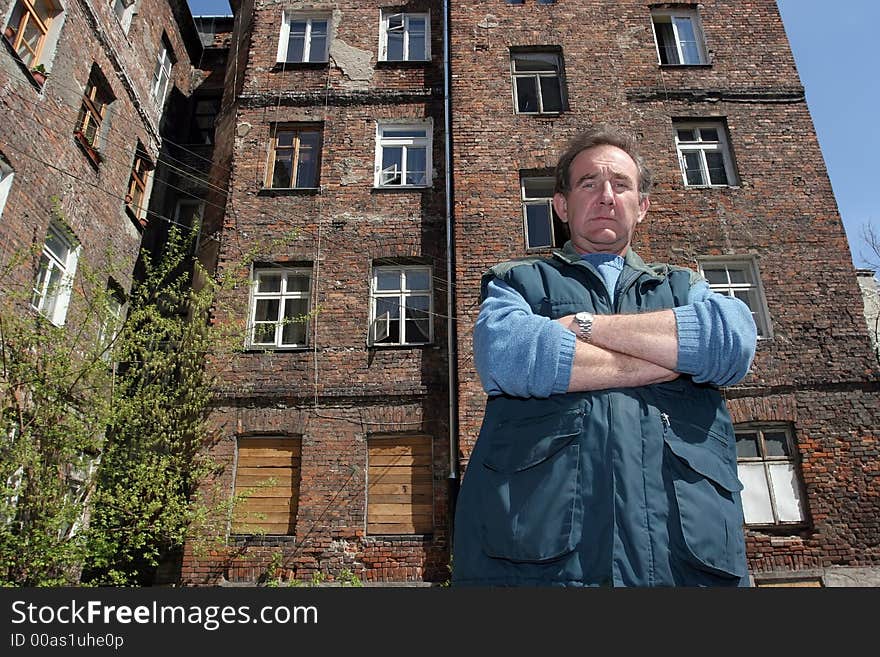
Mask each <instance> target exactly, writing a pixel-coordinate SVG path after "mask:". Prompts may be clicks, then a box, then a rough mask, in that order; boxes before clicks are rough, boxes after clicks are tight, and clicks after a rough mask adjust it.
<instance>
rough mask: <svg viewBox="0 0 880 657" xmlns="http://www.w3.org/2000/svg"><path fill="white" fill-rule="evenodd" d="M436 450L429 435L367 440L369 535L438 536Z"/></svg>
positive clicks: (367, 517)
mask: <svg viewBox="0 0 880 657" xmlns="http://www.w3.org/2000/svg"><path fill="white" fill-rule="evenodd" d="M433 449H434V444H433V440H432V439H431V436H429V435H426V434H377V435H373V436H369V437H368V438H367V500H366V531H367V535H374V536H381V535H386V536H387V535H425V534H432V533H433V532H434V495H435V492H434V476H433V471H434V470H433V467H434V466H433V458H434V456H433V455H434V452H433Z"/></svg>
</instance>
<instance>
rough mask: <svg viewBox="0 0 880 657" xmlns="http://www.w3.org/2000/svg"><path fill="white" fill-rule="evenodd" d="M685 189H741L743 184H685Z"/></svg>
mask: <svg viewBox="0 0 880 657" xmlns="http://www.w3.org/2000/svg"><path fill="white" fill-rule="evenodd" d="M684 188H685V189H741V188H742V185H685V186H684Z"/></svg>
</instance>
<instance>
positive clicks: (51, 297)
mask: <svg viewBox="0 0 880 657" xmlns="http://www.w3.org/2000/svg"><path fill="white" fill-rule="evenodd" d="M50 237H54V238H55V239H56V240H57V241H58V242H59V243H60V244H62V245H63V246H65V247H66V249H67V253H66V255H62V254H60V253H55V252H54V251H53V250H52V248H51V247H50V246H49V238H50ZM80 249H81V246H80V244H79V242H78V241H77V240H76V238H75V237H74V236H73V234H72V233H71V232H70V230H69V229H68V228H67V227H66V226H64V225H62V224H60V223H59V222H57V221H55V220H54V219H53V220H52V221H51V222H50V224H49V228H48V230H47V231H46V241H45V242H44V244H43V251H42V254H41V255H40V268H39V271H38V273H37V279H36V281H34V288H33V296H32V297H31V307H32V308H33V309H34V310H36V311H37V312H38V313H40V314H41V315H43V316H44V317H45V318H46V319H48V320H49V321H50V322H52V323H53V324H54V325H55V326H64V320H65V319H66V318H67V309H68V306H69V305H70V293H71V290H72V289H73V277H74V275H75V274H76V263H77V261H78V260H79V252H80ZM55 272H58V276H57V279H56V282H55V283H52V278H53V274H54V273H55Z"/></svg>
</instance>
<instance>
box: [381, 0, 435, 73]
mask: <svg viewBox="0 0 880 657" xmlns="http://www.w3.org/2000/svg"><path fill="white" fill-rule="evenodd" d="M398 16H401V17H403V21H402V26H401V28H400V29H401V31H402V32H403V57H402V58H401V59H389V58H388V29H389V28H388V26H389V23H390V22H391V19H392V18H395V17H398ZM413 18H421V19H423V20H424V21H425V48H424V52H421V53H412V52H410V34H411V32H412V29H411V28H410V21H411V20H412V19H413ZM430 59H431V14H430V13H429V12H399V11H392V10H390V9H383V10H382V12H381V16H380V20H379V61H383V62H426V61H430Z"/></svg>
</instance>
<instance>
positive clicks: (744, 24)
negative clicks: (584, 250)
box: [182, 0, 880, 585]
mask: <svg viewBox="0 0 880 657" xmlns="http://www.w3.org/2000/svg"><path fill="white" fill-rule="evenodd" d="M448 4H449V6H450V8H449V22H448V24H447V23H446V22H445V21H444V11H445V10H446V8H447V3H441V2H420V1H418V0H412V1H410V2H407V3H405V4H400V3H392V2H387V3H383V2H360V1H354V0H350V1H347V2H346V1H343V2H333V3H328V2H321V1H314V2H308V3H305V2H295V1H293V0H290V1H288V2H283V3H269V2H260V1H259V0H249V1H246V2H242V3H241V5H239V6H235V7H234V9H235V11H236V23H235V29H234V31H233V37H232V42H231V53H232V54H231V56H230V57H231V59H230V62H229V65H228V67H227V77H226V91H225V94H226V95H225V97H224V101H223V106H222V109H221V113H220V116H219V117H218V122H217V154H218V157H217V158H216V160H215V164H214V170H213V173H212V181H213V182H214V183H215V186H216V188H218V189H222V188H224V187H225V183H226V182H228V188H229V194H228V199H227V200H226V202H225V208H226V212H225V214H224V215H223V216H222V217H221V216H220V214H219V212H218V213H217V215H216V217H215V218H214V223H213V224H212V225H211V226H210V228H209V230H210V232H211V235H212V237H214V238H216V239H212V240H210V241H206V242H205V244H204V249H203V257H204V259H205V261H206V262H208V263H209V264H216V265H217V267H218V268H219V269H220V270H221V271H229V270H234V271H237V272H238V273H239V274H240V275H241V276H242V277H243V278H244V279H246V280H247V281H248V284H247V285H242V286H240V287H239V288H238V289H237V290H236V291H235V292H233V293H231V294H230V295H229V298H227V299H226V300H225V301H226V302H227V306H226V307H227V308H229V309H230V310H229V311H228V312H224V313H218V316H217V321H218V322H240V323H241V325H242V326H243V332H244V333H246V337H243V338H242V345H243V346H244V349H243V351H242V352H241V353H239V354H236V355H233V356H231V357H223V358H216V359H215V361H214V366H215V367H216V368H218V369H217V371H218V372H219V373H220V375H221V378H222V380H223V382H224V384H223V388H222V391H221V397H220V401H219V402H218V406H217V409H216V412H215V414H214V420H213V428H214V430H215V436H216V440H215V442H214V444H213V447H212V454H213V455H214V456H216V457H217V458H218V459H219V461H220V463H222V464H225V466H226V467H225V469H224V470H223V473H222V474H221V475H219V477H218V479H217V481H215V482H211V483H212V484H213V485H215V486H219V488H214V489H215V490H221V491H225V494H226V495H228V494H229V493H231V492H233V491H235V492H237V493H250V494H249V495H248V496H247V497H246V498H245V500H244V501H243V502H242V503H241V504H240V505H238V506H237V511H236V512H235V513H234V514H233V515H232V516H231V519H230V522H229V525H228V537H226V536H224V537H221V542H222V543H224V545H223V547H222V548H215V549H214V551H213V552H211V553H210V554H208V555H207V556H206V555H204V554H202V553H196V551H195V550H194V548H193V547H192V546H189V547H188V549H187V551H186V554H185V557H184V563H183V573H182V581H183V582H184V583H188V584H205V583H222V582H230V581H238V582H254V581H258V580H259V578H260V577H261V576H263V575H265V574H266V572H267V569H268V568H269V566H270V564H271V565H272V566H273V567H274V566H279V567H281V568H282V569H286V570H287V571H288V574H289V575H293V576H296V577H298V578H300V579H303V578H307V577H309V576H310V575H313V574H314V573H317V572H321V573H327V574H329V575H330V576H331V577H332V576H336V577H338V576H340V575H342V574H343V573H344V572H345V571H350V572H353V573H355V574H356V575H358V576H359V577H360V578H361V579H365V580H368V581H381V582H389V581H408V582H418V581H426V582H438V581H443V580H445V579H446V578H447V577H448V570H447V568H446V564H447V562H448V555H449V539H450V519H451V515H450V505H451V503H452V502H453V500H454V490H455V486H454V485H451V486H447V482H450V483H452V484H454V483H455V482H456V481H457V478H458V477H460V476H462V475H461V473H462V472H465V468H466V467H467V460H468V455H469V454H470V450H471V448H472V446H473V444H474V441H475V439H476V435H477V431H478V428H479V425H480V421H481V418H482V411H483V405H484V402H485V395H484V394H483V392H482V390H481V388H480V384H479V380H478V378H477V376H476V373H475V371H474V367H473V358H472V354H471V350H472V344H471V337H470V336H471V330H472V327H473V322H474V320H475V318H476V314H477V312H478V304H479V299H478V293H479V278H480V275H481V274H482V272H483V271H484V270H485V269H486V268H487V267H488V266H490V265H492V264H494V263H496V262H499V261H501V260H505V259H508V258H511V257H515V256H522V255H526V254H533V253H546V252H548V251H549V249H550V248H552V247H553V246H554V245H558V244H560V243H561V242H562V241H563V240H564V239H565V236H564V234H563V231H562V229H561V226H560V225H559V223H558V221H556V220H555V219H554V217H553V215H552V210H551V209H550V206H549V204H548V199H549V196H550V195H551V194H552V183H550V182H548V177H549V176H550V175H551V170H552V167H553V165H554V164H555V162H556V159H557V157H558V155H559V153H560V151H561V149H562V148H563V147H564V145H565V143H566V142H567V140H568V139H569V138H570V137H572V136H573V135H575V134H576V133H577V132H578V131H579V130H580V129H582V128H583V127H584V126H585V125H587V124H589V123H592V122H597V121H607V122H612V123H617V124H619V125H621V126H624V127H626V128H628V129H630V130H632V131H633V132H635V133H636V134H638V135H639V136H640V137H641V140H642V144H643V152H644V155H645V156H646V159H647V161H648V162H649V163H650V164H651V165H652V169H653V170H654V172H655V179H656V184H655V187H654V190H653V193H652V205H651V210H650V211H649V214H648V218H647V220H646V221H645V223H644V224H643V225H642V227H641V229H640V231H639V232H638V233H637V235H636V238H635V244H634V246H635V248H636V249H637V250H638V251H639V253H640V254H641V255H642V256H643V257H644V258H645V260H648V261H650V260H664V261H669V262H671V263H673V264H677V265H683V266H689V267H692V268H694V269H698V270H700V271H701V272H702V273H703V274H704V275H705V276H706V278H707V279H708V281H709V282H710V284H711V285H712V286H713V287H714V288H715V289H717V290H718V291H720V292H723V293H726V294H730V295H736V296H738V297H739V298H741V299H743V300H744V301H746V302H747V303H748V304H749V305H750V307H751V308H752V310H753V313H754V315H755V319H756V322H757V324H758V326H759V331H760V341H759V345H758V353H757V356H756V359H755V362H754V365H753V368H752V370H751V372H750V374H749V375H748V377H747V378H746V379H745V380H744V381H743V382H742V383H741V384H739V385H737V386H734V387H732V388H729V389H728V390H727V391H726V396H727V397H728V400H729V406H730V409H731V413H732V415H733V418H734V422H735V423H736V431H737V447H738V452H739V454H740V464H739V468H740V470H739V474H740V478H741V479H742V481H743V482H744V484H745V491H744V500H745V510H746V524H747V531H746V533H747V547H748V555H749V566H750V570H751V572H752V575H753V578H754V581H755V582H756V583H757V584H779V583H792V582H795V583H800V584H821V585H839V584H841V583H848V584H871V583H873V584H877V583H878V582H880V551H878V543H880V541H878V538H880V486H878V463H880V460H878V459H880V452H878V438H880V389H878V374H880V372H878V364H877V361H876V359H875V358H874V357H873V355H872V352H871V346H870V342H869V339H868V334H867V331H866V326H865V321H864V316H863V314H862V309H863V304H862V300H861V297H860V293H859V289H858V286H857V285H856V282H855V277H854V276H853V267H852V264H851V261H850V257H849V250H848V247H847V242H846V237H845V234H844V231H843V227H842V224H841V221H840V217H839V214H838V211H837V207H836V204H835V200H834V196H833V193H832V190H831V185H830V182H829V178H828V175H827V172H826V170H825V168H824V165H823V159H822V154H821V152H820V149H819V145H818V142H817V139H816V134H815V130H814V128H813V125H812V121H811V118H810V114H809V110H808V107H807V105H806V102H805V97H804V90H803V88H802V85H801V82H800V79H799V77H798V74H797V70H796V67H795V63H794V60H793V57H792V54H791V51H790V48H789V45H788V41H787V39H786V35H785V31H784V29H783V25H782V22H781V19H780V16H779V13H778V10H777V7H776V4H775V2H773V1H772V0H749V1H737V2H733V1H729V0H705V1H703V2H700V3H696V2H678V3H654V2H648V1H646V0H629V1H619V0H617V1H614V2H612V1H611V0H607V1H598V0H597V1H594V2H568V1H566V0H558V1H555V2H554V1H553V0H524V1H522V0H521V1H519V2H517V1H513V0H506V1H505V0H491V1H488V2H480V3H448ZM447 25H448V40H446V39H445V36H446V35H445V31H446V29H445V28H446V26H447ZM444 41H445V43H444ZM445 45H446V46H448V49H449V55H450V56H449V60H450V68H451V78H448V79H447V78H445V76H444V72H445V67H444V46H445ZM447 82H448V85H449V94H448V95H449V99H450V102H451V108H452V109H451V113H450V114H449V119H448V121H449V124H450V126H451V130H449V131H448V134H447V130H446V127H445V122H446V120H447V118H446V114H445V113H444V109H445V108H444V89H445V84H446V83H447ZM447 136H448V143H449V145H450V149H449V151H448V152H447V151H446V149H445V146H446V144H447ZM447 157H449V158H450V159H451V171H452V175H451V176H450V177H449V180H447V179H446V178H445V176H444V172H445V171H447V170H450V169H449V168H447V166H446V164H445V160H446V158H447ZM447 183H448V189H447ZM447 220H448V221H449V223H448V225H447ZM221 221H222V223H220V222H221ZM291 231H293V236H292V238H290V239H281V240H279V239H278V238H282V237H283V236H284V235H288V234H290V232H291ZM447 240H449V241H448V242H447ZM448 243H449V244H451V245H452V248H451V249H449V250H448V251H447V244H448ZM245 253H253V254H256V255H255V256H254V257H253V259H252V261H250V260H243V259H242V256H243V254H245ZM448 264H451V267H452V269H451V273H452V276H450V275H449V272H448V271H447V265H448ZM447 293H448V295H447ZM447 301H451V302H452V308H451V311H450V310H449V309H448V307H447ZM401 309H405V312H403V313H401ZM450 365H451V367H450ZM450 457H451V458H450ZM459 469H460V470H461V472H459ZM464 476H466V473H465V474H464ZM269 478H271V480H270V481H269V482H268V483H266V482H267V479H269ZM261 482H262V483H261Z"/></svg>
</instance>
